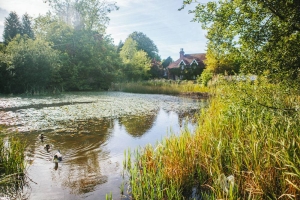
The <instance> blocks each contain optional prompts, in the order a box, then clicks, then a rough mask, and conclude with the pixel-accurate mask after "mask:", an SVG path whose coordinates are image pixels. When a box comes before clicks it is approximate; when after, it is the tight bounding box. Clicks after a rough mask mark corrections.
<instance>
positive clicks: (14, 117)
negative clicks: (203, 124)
mask: <svg viewBox="0 0 300 200" xmlns="http://www.w3.org/2000/svg"><path fill="white" fill-rule="evenodd" d="M204 104H205V103H204V102H199V101H195V100H191V99H186V98H181V97H174V96H167V95H142V94H129V93H120V92H98V93H95V92H91V93H67V94H64V95H59V96H52V97H31V98H27V97H26V98H24V97H23V98H21V97H19V98H16V97H11V98H0V124H5V125H7V126H9V127H10V130H12V131H15V130H17V131H19V133H18V134H17V135H18V137H20V138H21V139H22V140H24V141H25V140H26V142H27V145H28V147H27V150H26V160H27V163H28V169H27V172H28V174H27V175H28V177H29V178H30V179H31V181H30V187H29V188H28V189H27V190H25V191H26V192H25V193H26V194H25V196H27V197H28V199H39V200H40V199H105V195H106V194H108V193H110V192H112V194H113V197H114V199H121V195H120V189H119V187H120V185H121V183H122V181H123V179H122V175H121V174H122V165H123V164H122V163H123V155H124V154H123V153H124V150H127V149H128V148H130V149H131V150H133V149H135V148H137V147H143V146H145V145H147V144H152V145H155V144H156V142H157V141H160V140H161V139H162V138H164V137H165V136H167V135H170V134H171V133H172V134H180V130H181V129H182V128H184V127H188V128H189V129H191V130H192V129H194V127H195V124H194V122H193V120H191V119H192V116H193V115H194V113H195V112H197V110H199V108H200V107H201V106H203V105H204ZM187 117H189V119H188V118H187ZM40 133H43V134H44V135H45V138H44V140H43V141H41V140H40V139H39V137H38V135H39V134H40ZM45 144H49V145H50V146H51V148H50V150H49V152H48V151H46V150H45V149H44V146H45ZM58 149H59V150H60V152H61V154H62V155H63V160H62V161H61V162H59V163H58V165H57V166H56V165H55V164H54V163H53V155H54V154H55V153H56V152H57V150H58ZM125 189H126V188H125Z"/></svg>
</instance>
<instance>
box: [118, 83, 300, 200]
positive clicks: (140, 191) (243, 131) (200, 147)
mask: <svg viewBox="0 0 300 200" xmlns="http://www.w3.org/2000/svg"><path fill="white" fill-rule="evenodd" d="M270 94H271V95H270ZM299 106H300V98H299V93H298V92H297V91H296V90H295V91H294V90H293V89H292V88H283V87H281V85H279V84H278V85H275V84H270V83H267V82H265V81H264V80H257V81H256V82H255V83H241V82H239V83H236V82H230V83H228V82H227V83H226V84H223V83H219V85H218V86H217V87H216V88H215V90H214V97H213V98H212V99H211V100H210V106H209V108H208V109H203V110H202V112H201V115H200V116H199V120H198V121H199V126H198V129H197V130H196V131H195V133H190V132H189V131H183V132H182V134H181V135H180V136H178V137H175V136H171V137H169V138H166V139H164V140H163V141H161V142H160V143H159V144H158V145H156V146H147V147H144V148H140V149H138V150H135V151H134V152H127V153H126V160H125V161H124V165H125V169H127V172H128V178H129V182H130V196H131V197H132V198H134V199H187V198H196V199H202V198H205V199H299V195H300V188H299V185H300V171H299V167H300V135H299V130H300V113H299V112H300V110H299Z"/></svg>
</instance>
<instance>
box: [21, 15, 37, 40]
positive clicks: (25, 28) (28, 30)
mask: <svg viewBox="0 0 300 200" xmlns="http://www.w3.org/2000/svg"><path fill="white" fill-rule="evenodd" d="M25 34H26V35H27V36H28V37H29V38H31V39H34V32H33V29H32V23H31V18H30V16H29V15H28V14H27V13H25V14H24V15H23V17H22V35H25Z"/></svg>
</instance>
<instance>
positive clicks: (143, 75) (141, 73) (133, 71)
mask: <svg viewBox="0 0 300 200" xmlns="http://www.w3.org/2000/svg"><path fill="white" fill-rule="evenodd" d="M150 67H151V60H150V59H149V58H148V56H147V53H146V52H144V51H143V50H140V51H137V52H136V53H135V54H134V55H133V57H132V59H131V60H130V62H129V63H127V68H126V74H127V77H128V79H129V80H134V81H137V80H147V79H148V78H149V77H150V73H149V72H150Z"/></svg>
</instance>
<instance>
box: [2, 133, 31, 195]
mask: <svg viewBox="0 0 300 200" xmlns="http://www.w3.org/2000/svg"><path fill="white" fill-rule="evenodd" d="M4 131H5V128H3V127H1V130H0V134H3V132H4ZM25 145H26V144H25V143H24V142H21V141H20V140H19V139H18V138H16V137H13V136H10V137H7V136H6V137H0V194H1V195H0V196H3V195H5V196H8V197H10V198H16V196H17V195H19V193H20V191H21V190H22V188H23V186H24V184H25V174H24V170H25V167H26V166H25V162H24V151H25Z"/></svg>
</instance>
